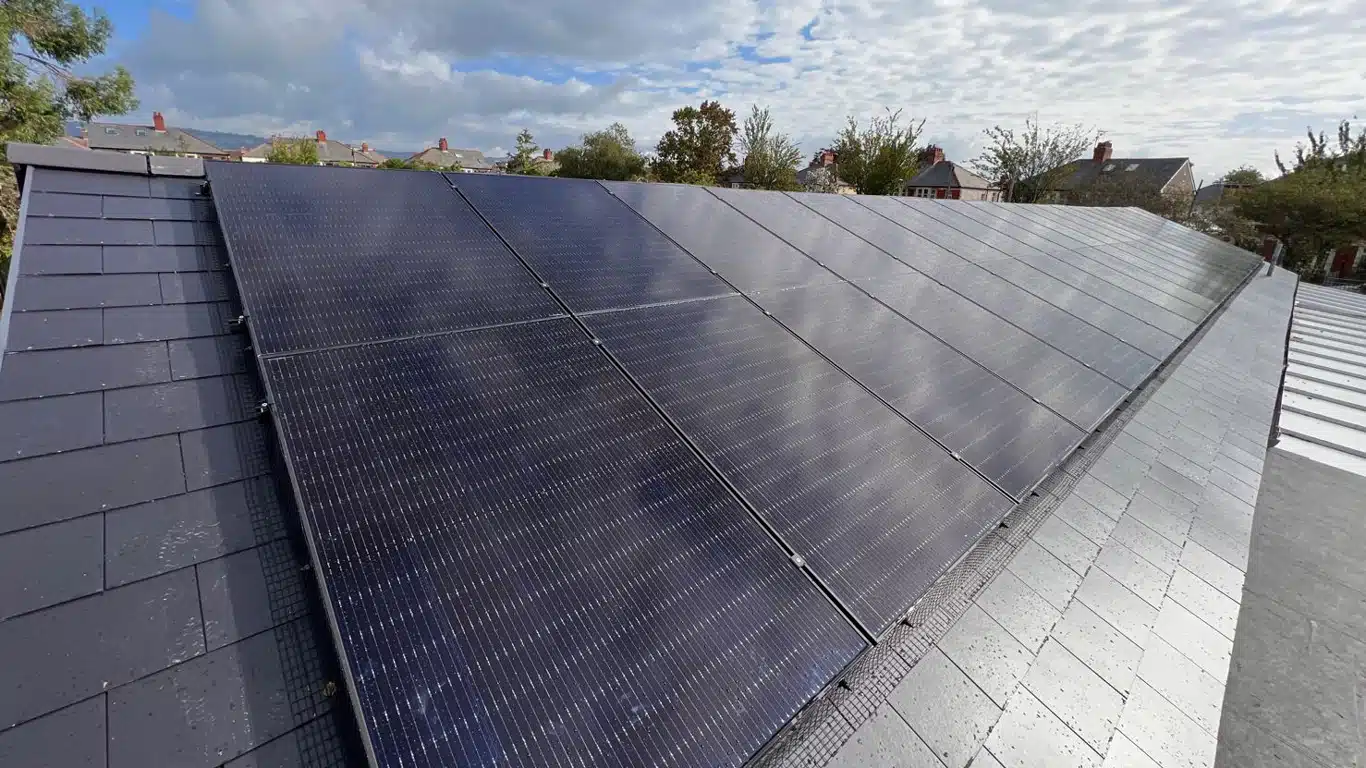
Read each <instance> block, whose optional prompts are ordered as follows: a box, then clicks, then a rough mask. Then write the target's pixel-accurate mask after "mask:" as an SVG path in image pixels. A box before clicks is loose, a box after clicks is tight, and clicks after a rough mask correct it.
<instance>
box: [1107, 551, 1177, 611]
mask: <svg viewBox="0 0 1366 768" xmlns="http://www.w3.org/2000/svg"><path fill="white" fill-rule="evenodd" d="M1096 567H1097V568H1099V569H1101V570H1102V571H1104V572H1105V573H1106V574H1108V575H1109V576H1111V577H1113V578H1114V579H1115V581H1118V582H1119V583H1120V584H1123V585H1124V586H1125V587H1128V588H1129V590H1130V591H1131V592H1133V593H1134V594H1135V595H1138V596H1139V597H1141V598H1143V601H1144V602H1146V603H1148V604H1149V605H1151V606H1152V607H1154V608H1158V607H1160V606H1161V605H1162V598H1163V596H1164V595H1166V594H1167V585H1168V584H1169V583H1170V582H1171V575H1170V574H1168V573H1166V572H1165V571H1163V570H1162V569H1161V568H1158V567H1157V566H1155V565H1153V564H1152V563H1150V562H1148V561H1147V560H1144V559H1143V558H1141V557H1139V556H1138V555H1136V554H1134V552H1133V550H1131V549H1129V548H1128V547H1126V546H1124V545H1123V544H1120V543H1119V542H1117V541H1112V542H1110V543H1109V544H1106V545H1105V548H1104V549H1102V550H1101V551H1100V557H1098V558H1096Z"/></svg>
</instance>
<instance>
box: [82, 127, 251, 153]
mask: <svg viewBox="0 0 1366 768" xmlns="http://www.w3.org/2000/svg"><path fill="white" fill-rule="evenodd" d="M86 142H87V143H88V144H89V145H90V148H91V149H117V150H122V151H125V152H126V151H130V150H133V151H141V152H183V153H190V154H196V155H226V154H227V153H228V152H227V150H225V149H220V148H218V147H215V146H214V145H212V144H210V143H209V142H207V141H204V140H203V139H201V138H199V137H198V136H195V135H194V134H192V133H190V132H189V131H183V130H181V129H179V128H171V127H167V129H166V130H164V131H158V130H156V129H155V128H153V127H152V126H150V125H128V124H125V123H90V124H88V125H87V126H86Z"/></svg>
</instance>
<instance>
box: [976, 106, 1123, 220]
mask: <svg viewBox="0 0 1366 768" xmlns="http://www.w3.org/2000/svg"><path fill="white" fill-rule="evenodd" d="M986 136H987V147H986V149H984V150H982V154H981V155H980V156H979V157H978V158H977V159H976V160H973V161H972V162H971V163H969V165H971V166H972V169H973V170H974V171H976V172H977V173H978V174H979V175H981V176H983V177H985V178H987V179H991V180H993V181H998V180H999V181H1000V182H1001V183H1002V184H1003V185H1004V189H1003V191H1004V192H1005V198H1004V199H1006V200H1008V201H1013V202H1017V203H1037V202H1039V201H1041V200H1043V199H1044V198H1045V196H1047V194H1048V193H1049V192H1050V191H1051V190H1055V189H1057V187H1058V184H1059V182H1061V181H1062V180H1063V179H1065V178H1067V176H1068V174H1070V173H1071V172H1072V170H1073V168H1072V166H1071V163H1072V161H1074V160H1076V159H1078V158H1080V157H1082V156H1084V155H1085V154H1086V152H1087V151H1088V150H1089V149H1091V147H1092V146H1093V145H1094V144H1095V143H1096V142H1097V141H1099V140H1100V137H1101V132H1100V131H1098V130H1096V129H1094V128H1087V127H1085V126H1082V125H1081V124H1077V125H1061V124H1055V125H1049V126H1041V125H1040V124H1039V116H1038V115H1030V116H1029V117H1026V118H1025V127H1024V130H1022V131H1019V132H1018V133H1017V132H1016V131H1015V130H1014V129H1012V128H1003V127H1002V126H999V125H997V126H993V127H991V128H988V129H986Z"/></svg>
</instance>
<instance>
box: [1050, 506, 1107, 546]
mask: <svg viewBox="0 0 1366 768" xmlns="http://www.w3.org/2000/svg"><path fill="white" fill-rule="evenodd" d="M1053 514H1054V515H1056V516H1057V517H1058V519H1060V520H1062V521H1063V522H1065V523H1067V524H1068V525H1070V526H1072V527H1073V528H1075V529H1076V530H1077V532H1078V533H1080V534H1081V535H1083V536H1085V537H1086V538H1088V539H1090V540H1091V542H1092V543H1094V544H1096V545H1097V546H1104V545H1105V542H1107V541H1109V540H1110V532H1111V531H1113V530H1114V529H1115V524H1116V522H1118V521H1117V520H1116V519H1115V518H1112V517H1109V516H1107V515H1105V514H1104V513H1102V512H1101V511H1100V510H1098V509H1096V508H1095V507H1093V506H1091V504H1090V503H1088V502H1087V501H1086V500H1084V499H1082V498H1081V497H1080V496H1078V495H1076V494H1075V493H1074V494H1072V495H1071V496H1068V497H1067V498H1065V499H1063V500H1062V503H1061V504H1059V505H1058V506H1057V508H1055V509H1054V510H1053Z"/></svg>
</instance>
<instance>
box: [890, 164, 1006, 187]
mask: <svg viewBox="0 0 1366 768" xmlns="http://www.w3.org/2000/svg"><path fill="white" fill-rule="evenodd" d="M903 186H906V187H949V188H952V187H960V188H962V189H995V188H996V185H995V184H993V183H991V182H990V181H987V180H986V179H984V178H982V177H981V176H978V175H977V174H975V173H973V172H972V171H969V170H968V169H966V168H964V167H962V166H961V165H958V164H956V163H954V162H953V161H952V160H940V161H939V162H937V163H934V164H933V165H931V166H930V167H928V168H926V169H924V170H923V171H921V172H920V173H917V174H916V175H915V176H914V177H912V178H910V179H908V180H906V182H905V183H904V184H903Z"/></svg>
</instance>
